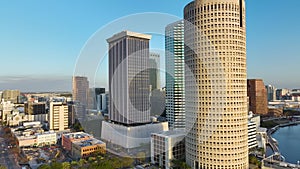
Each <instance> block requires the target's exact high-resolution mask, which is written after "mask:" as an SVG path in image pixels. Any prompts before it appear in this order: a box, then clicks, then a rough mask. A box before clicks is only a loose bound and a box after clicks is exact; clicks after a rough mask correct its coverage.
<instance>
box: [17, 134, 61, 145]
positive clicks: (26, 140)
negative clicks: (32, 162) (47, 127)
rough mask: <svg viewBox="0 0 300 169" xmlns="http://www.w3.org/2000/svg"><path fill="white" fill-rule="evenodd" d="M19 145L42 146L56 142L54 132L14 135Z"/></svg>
mask: <svg viewBox="0 0 300 169" xmlns="http://www.w3.org/2000/svg"><path fill="white" fill-rule="evenodd" d="M15 136H16V138H17V144H18V146H19V147H30V146H44V145H51V144H56V142H57V138H56V133H54V132H45V133H36V134H34V135H29V136H28V135H15Z"/></svg>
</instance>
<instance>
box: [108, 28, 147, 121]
mask: <svg viewBox="0 0 300 169" xmlns="http://www.w3.org/2000/svg"><path fill="white" fill-rule="evenodd" d="M150 38H151V36H150V35H145V34H140V33H134V32H129V31H122V32H120V33H118V34H115V35H114V36H112V37H111V38H109V39H107V42H108V43H109V103H110V104H109V117H110V120H111V121H112V122H116V123H120V124H124V125H134V124H144V123H148V122H150V109H149V107H150V104H149V94H150V93H149V92H150V84H149V69H148V66H149V65H148V62H149V40H150Z"/></svg>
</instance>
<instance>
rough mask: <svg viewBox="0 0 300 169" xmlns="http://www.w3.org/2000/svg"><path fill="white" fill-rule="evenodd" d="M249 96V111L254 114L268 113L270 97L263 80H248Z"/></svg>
mask: <svg viewBox="0 0 300 169" xmlns="http://www.w3.org/2000/svg"><path fill="white" fill-rule="evenodd" d="M247 95H248V97H249V111H252V112H253V113H254V114H263V115H265V114H267V113H268V97H267V89H266V88H265V85H264V82H263V80H262V79H248V80H247Z"/></svg>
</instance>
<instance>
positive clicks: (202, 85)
mask: <svg viewBox="0 0 300 169" xmlns="http://www.w3.org/2000/svg"><path fill="white" fill-rule="evenodd" d="M184 19H185V20H186V22H185V26H184V39H185V49H184V50H185V64H186V67H185V68H188V69H189V70H190V71H188V70H185V72H186V73H185V103H186V104H185V111H186V131H187V136H186V162H187V164H188V165H190V166H191V167H192V168H193V169H198V168H199V169H200V168H205V169H219V168H220V169H221V168H227V169H248V165H249V161H248V111H247V67H246V8H245V0H195V1H193V2H191V3H189V4H188V5H187V6H186V7H185V9H184Z"/></svg>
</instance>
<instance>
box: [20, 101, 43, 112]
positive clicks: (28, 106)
mask: <svg viewBox="0 0 300 169" xmlns="http://www.w3.org/2000/svg"><path fill="white" fill-rule="evenodd" d="M24 111H25V114H29V115H37V114H45V113H46V104H45V103H35V102H28V103H25V104H24Z"/></svg>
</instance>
